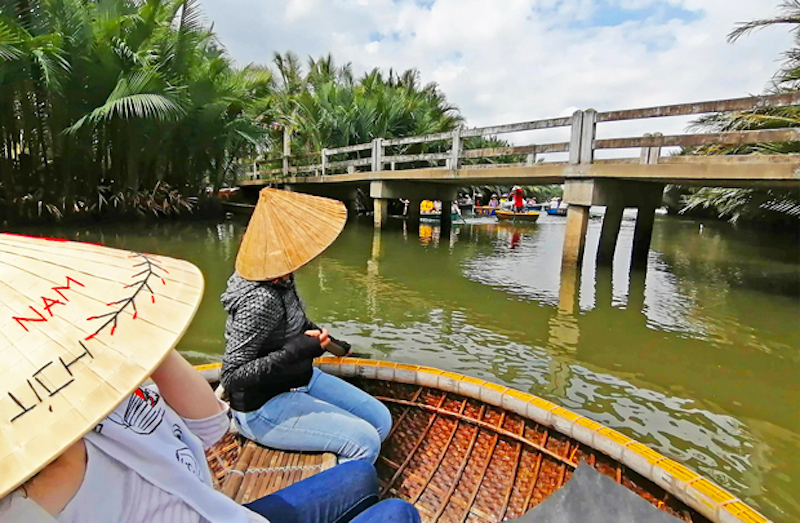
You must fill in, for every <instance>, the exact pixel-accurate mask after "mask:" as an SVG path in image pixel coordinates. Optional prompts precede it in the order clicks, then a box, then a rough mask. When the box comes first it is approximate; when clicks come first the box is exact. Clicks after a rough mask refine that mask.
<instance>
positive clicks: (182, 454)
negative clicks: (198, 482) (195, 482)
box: [175, 447, 203, 479]
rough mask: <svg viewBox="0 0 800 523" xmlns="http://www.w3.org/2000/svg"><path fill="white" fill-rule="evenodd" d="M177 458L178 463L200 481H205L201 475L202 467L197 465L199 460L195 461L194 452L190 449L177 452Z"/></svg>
mask: <svg viewBox="0 0 800 523" xmlns="http://www.w3.org/2000/svg"><path fill="white" fill-rule="evenodd" d="M175 458H176V459H177V460H178V463H180V464H181V465H183V466H185V467H186V468H187V469H188V470H189V472H191V473H192V474H194V475H195V476H197V477H198V478H199V479H203V475H202V474H201V473H200V466H199V465H198V464H197V460H196V459H194V455H193V454H192V451H191V450H189V449H188V447H184V448H182V449H178V450H176V451H175Z"/></svg>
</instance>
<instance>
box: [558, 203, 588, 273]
mask: <svg viewBox="0 0 800 523" xmlns="http://www.w3.org/2000/svg"><path fill="white" fill-rule="evenodd" d="M588 225H589V206H588V205H570V206H569V209H568V210H567V230H566V232H565V233H564V251H563V252H562V255H561V265H562V266H580V264H581V260H582V259H583V249H584V247H585V245H586V228H587V226H588Z"/></svg>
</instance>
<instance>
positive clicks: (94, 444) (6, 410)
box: [0, 235, 419, 523]
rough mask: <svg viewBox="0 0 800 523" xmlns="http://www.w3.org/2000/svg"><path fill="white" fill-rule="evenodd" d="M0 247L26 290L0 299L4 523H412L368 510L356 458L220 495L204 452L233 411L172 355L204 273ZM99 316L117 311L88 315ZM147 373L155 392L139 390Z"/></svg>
mask: <svg viewBox="0 0 800 523" xmlns="http://www.w3.org/2000/svg"><path fill="white" fill-rule="evenodd" d="M0 238H2V241H0V254H2V256H0V259H1V260H2V261H0V278H1V279H2V281H6V282H10V281H14V282H15V283H16V284H19V285H22V284H24V288H25V292H21V291H20V290H19V288H18V287H17V286H16V285H15V286H10V285H6V286H4V287H3V288H2V289H1V290H0V314H2V315H3V316H4V317H19V318H20V319H21V320H22V321H20V322H19V324H17V323H14V327H16V328H18V329H19V333H22V334H27V335H26V336H20V335H17V336H10V337H9V336H5V337H4V341H3V342H2V343H0V352H2V353H3V354H4V356H6V357H7V358H10V359H8V360H7V362H14V363H9V364H8V365H4V366H3V367H2V369H0V379H2V382H3V384H4V387H7V390H8V391H9V395H10V396H11V397H12V398H16V401H15V403H16V405H14V404H13V403H12V402H11V401H7V402H4V403H3V406H2V410H3V431H2V432H0V448H2V449H13V459H8V458H9V456H10V455H9V454H7V453H4V454H2V456H3V461H2V463H3V469H2V470H3V473H2V475H0V522H20V521H24V522H26V523H43V522H49V523H54V522H56V521H58V522H62V523H64V522H67V523H72V522H75V523H78V522H80V523H85V522H116V521H127V522H131V523H140V522H141V523H159V522H164V523H167V522H178V521H180V522H197V523H201V522H210V523H223V522H236V523H256V522H261V523H267V522H269V521H271V522H272V523H287V522H288V523H322V522H329V523H334V522H339V521H350V520H351V519H352V521H353V523H367V522H369V523H379V522H382V521H395V520H397V521H403V522H408V523H417V522H419V516H418V514H417V513H416V509H414V508H413V507H412V506H411V505H409V504H408V503H405V502H402V501H399V500H390V501H389V502H388V503H387V502H381V503H377V501H378V488H377V478H376V475H375V470H374V468H373V467H372V466H371V465H370V464H368V463H365V462H353V463H346V464H344V465H338V466H336V467H334V468H332V469H329V470H328V471H325V472H322V473H320V474H318V475H316V476H313V477H311V478H309V479H307V480H304V481H301V482H299V483H295V484H294V485H292V486H290V487H288V488H286V489H284V490H280V491H278V492H276V493H274V494H272V495H269V496H266V497H263V498H260V499H256V500H254V501H253V502H251V503H249V504H247V505H246V506H241V505H239V504H237V503H236V502H235V501H233V500H232V499H230V498H228V497H226V496H225V495H223V494H222V493H221V492H218V491H216V490H215V489H214V487H213V479H212V475H211V472H210V470H209V467H208V465H207V462H206V457H205V454H204V450H205V449H207V448H209V447H211V446H212V445H213V444H215V443H217V442H218V441H219V440H220V439H221V438H222V437H223V436H224V435H225V434H226V432H227V431H228V429H229V426H230V420H229V416H228V407H227V405H226V404H225V403H223V402H221V401H219V400H218V399H217V398H216V397H215V395H214V392H213V390H212V389H211V387H209V385H208V383H207V382H206V381H205V379H204V378H203V377H202V376H201V375H200V374H199V373H198V372H197V371H196V370H195V369H194V368H193V367H192V366H191V365H190V364H189V363H188V362H187V361H186V360H185V359H184V358H183V357H182V356H181V355H180V354H178V353H177V352H176V351H175V350H174V349H173V348H172V347H173V346H174V345H175V344H176V343H177V342H178V341H179V340H180V338H181V333H182V332H184V330H185V329H186V327H187V326H188V324H189V322H190V321H191V319H192V317H193V316H194V313H195V311H196V309H197V307H198V305H199V303H200V300H201V298H202V288H203V278H202V276H201V275H200V273H199V271H198V270H197V269H196V268H195V267H194V266H192V265H190V264H188V263H185V262H179V261H178V260H170V259H168V258H162V257H158V258H156V257H154V256H153V255H141V254H135V253H130V252H125V251H118V250H116V249H108V248H105V247H100V246H94V245H88V244H80V243H73V242H62V241H50V240H43V239H39V238H15V237H12V236H9V235H0ZM21 262H24V263H25V264H26V267H28V268H30V270H27V269H26V270H22V269H20V263H21ZM142 267H144V269H143V268H142ZM168 271H169V272H168ZM34 275H37V276H34ZM132 277H133V278H134V279H133V281H134V282H135V283H134V284H133V285H130V283H131V281H132ZM162 278H163V279H162ZM65 279H66V285H65V286H57V287H53V282H54V281H59V282H63V281H64V280H65ZM158 280H162V282H163V285H162V282H159V284H158V285H156V284H155V282H156V281H158ZM136 286H138V288H139V289H140V291H141V292H140V293H136V292H135V291H134V290H129V289H131V288H132V287H136ZM162 289H163V290H162ZM54 291H55V294H53V292H54ZM28 292H30V293H32V294H28ZM126 293H133V297H132V298H131V299H133V300H136V301H135V302H133V305H131V302H130V301H127V300H125V299H124V296H125V295H126ZM33 294H36V295H37V296H38V295H39V294H42V295H44V296H49V295H50V294H52V295H53V296H54V297H52V298H48V299H49V302H47V301H45V303H46V304H48V303H49V305H48V307H51V308H52V312H53V313H54V314H53V316H48V320H47V321H38V322H36V323H27V322H26V320H24V319H23V318H27V314H29V312H30V311H29V310H27V311H26V309H32V308H33V306H32V305H30V306H29V304H32V303H34V302H33V301H32V298H31V297H30V296H32V295H33ZM120 297H122V298H123V300H122V301H119V299H120ZM151 298H152V299H151ZM106 303H107V304H108V305H105V304H106ZM136 303H138V305H137V304H136ZM38 306H40V305H37V307H38ZM105 311H110V312H111V314H116V316H96V315H97V314H99V313H100V312H105ZM134 311H135V312H136V315H133V314H132V312H134ZM137 317H138V319H137ZM109 318H112V320H111V321H113V327H112V326H111V323H106V324H104V321H109ZM115 331H116V332H115ZM92 333H93V334H92ZM31 336H33V337H35V339H36V340H38V341H37V345H36V350H32V347H31V346H30V343H31V339H32V338H31ZM37 369H38V370H37ZM153 369H154V370H153ZM148 375H150V377H151V379H152V382H153V384H152V385H149V386H141V385H139V386H137V384H140V383H141V382H142V381H143V380H144V379H145V378H147V377H148ZM31 376H34V378H33V379H31ZM131 389H133V393H129V392H128V391H130V390H131ZM12 394H13V395H12ZM10 407H14V412H12V411H11V410H10ZM102 413H109V414H107V415H106V416H105V417H103V414H102ZM6 414H8V415H9V418H10V420H11V421H8V419H9V418H6V417H5V416H6ZM12 414H13V417H12ZM98 421H99V423H98ZM376 503H377V504H376ZM353 518H354V519H353Z"/></svg>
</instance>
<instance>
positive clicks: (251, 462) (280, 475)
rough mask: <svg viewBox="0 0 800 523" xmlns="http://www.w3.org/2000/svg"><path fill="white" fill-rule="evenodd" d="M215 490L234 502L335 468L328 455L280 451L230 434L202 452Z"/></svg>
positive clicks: (248, 499) (258, 495)
mask: <svg viewBox="0 0 800 523" xmlns="http://www.w3.org/2000/svg"><path fill="white" fill-rule="evenodd" d="M206 457H207V458H208V464H209V466H210V467H211V471H212V473H213V476H214V479H215V481H216V483H217V485H216V486H217V490H219V491H221V492H222V493H223V494H225V495H226V496H228V497H229V498H232V499H233V500H235V501H236V502H237V503H240V504H245V503H249V502H251V501H254V500H256V499H259V498H262V497H264V496H267V495H269V494H272V493H273V492H276V491H278V490H280V489H282V488H285V487H288V486H290V485H293V484H295V483H297V482H298V481H301V480H304V479H306V478H309V477H311V476H313V475H314V474H318V473H320V472H322V471H323V470H327V469H329V468H331V467H333V466H335V465H336V455H334V454H330V453H325V454H321V453H305V452H283V451H280V450H273V449H268V448H265V447H262V446H261V445H258V444H256V443H253V442H252V441H247V440H245V439H243V438H241V437H239V436H237V435H235V434H233V433H230V434H228V435H227V436H225V438H223V439H222V441H220V442H219V443H217V444H216V445H215V446H214V447H212V448H211V449H209V450H208V451H206Z"/></svg>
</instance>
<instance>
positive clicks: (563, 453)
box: [198, 358, 768, 523]
mask: <svg viewBox="0 0 800 523" xmlns="http://www.w3.org/2000/svg"><path fill="white" fill-rule="evenodd" d="M317 365H318V367H319V368H320V369H321V370H323V371H325V372H328V373H330V374H333V375H336V376H339V377H341V378H344V379H346V380H348V381H350V382H352V383H354V384H356V385H357V386H359V387H361V388H362V389H364V390H366V391H367V392H370V393H371V394H373V395H374V396H375V397H377V398H378V399H380V400H381V401H383V402H384V403H385V404H386V405H387V406H388V407H389V409H390V411H391V413H392V418H393V420H394V423H393V427H392V430H391V432H390V434H389V436H388V438H387V439H386V441H385V442H384V445H383V449H382V451H381V455H380V457H379V460H378V462H377V463H376V468H377V469H378V476H379V480H380V486H381V494H382V495H383V496H384V497H397V498H401V499H405V500H407V501H409V502H411V503H412V504H414V505H415V506H416V507H417V508H418V509H419V511H420V514H421V516H422V520H423V521H425V522H439V521H441V522H465V521H468V522H499V521H503V520H505V519H510V518H515V517H519V516H521V515H523V514H524V513H526V512H527V511H528V510H530V509H532V508H533V507H535V506H536V505H538V504H539V503H541V502H542V501H543V500H544V499H546V498H547V497H548V496H550V494H552V493H553V492H555V491H556V490H557V489H559V488H560V487H561V486H562V485H564V483H565V482H567V481H568V480H569V479H570V477H571V476H572V473H573V471H574V470H575V468H576V467H577V465H578V464H579V463H580V462H582V461H583V462H586V463H588V464H589V465H591V466H593V467H594V468H595V469H596V470H597V471H598V472H600V473H601V474H604V475H606V476H608V477H610V478H612V479H613V480H614V481H616V482H617V483H620V484H622V485H624V486H625V487H627V488H628V489H629V490H631V491H633V492H635V493H636V494H638V495H639V496H640V497H642V498H644V499H646V500H647V501H649V502H650V503H652V504H653V505H654V506H655V507H657V508H659V509H661V510H663V511H665V512H667V513H669V514H672V515H673V516H675V517H677V518H679V519H681V520H683V521H688V522H704V521H712V522H715V523H733V522H746V523H761V522H767V521H768V520H767V519H766V518H765V517H763V516H762V515H761V514H759V513H758V512H756V511H755V510H753V509H752V508H750V507H749V506H747V505H746V504H745V503H744V502H742V501H741V500H739V499H737V498H735V497H734V496H733V495H732V494H730V493H728V492H727V491H725V490H723V489H722V488H720V487H718V486H717V485H715V484H714V483H712V482H711V481H709V480H708V479H706V478H704V477H702V476H700V475H698V474H696V473H695V472H692V471H691V470H689V469H687V468H686V467H684V466H683V465H681V464H679V463H677V462H675V461H672V460H670V459H668V458H666V457H664V456H662V455H660V454H658V453H657V452H655V451H653V450H651V449H650V448H648V447H646V446H645V445H642V444H641V443H638V442H636V441H634V440H632V439H630V438H628V437H626V436H624V435H622V434H620V433H619V432H616V431H614V430H612V429H609V428H607V427H604V426H602V425H601V424H599V423H596V422H594V421H592V420H590V419H588V418H585V417H582V416H580V415H578V414H575V413H573V412H570V411H568V410H566V409H564V408H562V407H559V406H558V405H555V404H553V403H551V402H548V401H546V400H543V399H541V398H538V397H536V396H533V395H530V394H525V393H522V392H519V391H516V390H513V389H510V388H507V387H503V386H500V385H497V384H494V383H490V382H486V381H483V380H479V379H475V378H470V377H466V376H461V375H459V374H455V373H451V372H444V371H441V370H438V369H434V368H430V367H420V366H416V365H404V364H399V363H390V362H378V361H372V360H364V359H352V358H321V359H319V360H317ZM198 370H199V371H200V372H202V373H203V374H204V375H205V376H206V379H208V380H209V382H210V383H215V382H216V381H217V380H218V379H219V371H220V366H219V364H217V365H206V366H201V367H198ZM208 456H209V464H210V465H211V467H212V469H213V470H214V472H215V475H216V477H217V479H218V481H219V485H218V487H219V488H220V489H221V490H222V491H223V492H224V493H225V494H226V495H228V496H229V497H232V498H233V499H235V500H236V501H237V502H240V503H246V502H248V501H252V500H253V499H257V498H259V497H261V496H264V495H266V494H269V493H271V492H274V491H276V490H279V489H280V488H283V487H285V486H288V485H291V484H293V483H295V482H296V481H299V480H301V479H304V478H306V477H308V476H311V475H313V474H315V473H317V472H319V471H322V470H325V469H326V468H330V467H331V466H333V465H334V464H335V457H334V456H332V455H331V454H308V453H293V452H280V451H275V450H270V449H264V448H262V447H260V446H258V445H256V444H254V443H252V442H244V441H242V440H239V439H238V438H237V437H235V436H228V437H226V439H225V440H223V442H221V443H220V444H218V445H217V446H216V447H215V448H213V449H211V450H210V451H209V453H208Z"/></svg>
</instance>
